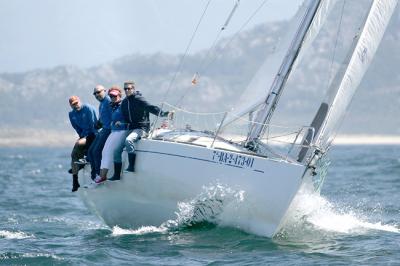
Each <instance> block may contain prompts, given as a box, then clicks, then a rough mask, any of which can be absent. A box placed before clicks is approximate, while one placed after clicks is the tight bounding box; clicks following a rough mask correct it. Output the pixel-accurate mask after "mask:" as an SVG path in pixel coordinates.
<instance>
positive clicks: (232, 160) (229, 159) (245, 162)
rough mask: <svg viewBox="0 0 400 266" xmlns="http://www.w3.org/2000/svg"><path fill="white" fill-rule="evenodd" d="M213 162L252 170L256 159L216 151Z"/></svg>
mask: <svg viewBox="0 0 400 266" xmlns="http://www.w3.org/2000/svg"><path fill="white" fill-rule="evenodd" d="M212 159H213V161H215V162H218V163H223V164H228V165H232V166H238V167H246V168H252V167H253V163H254V158H251V157H247V156H244V155H240V154H235V153H229V152H224V151H214V153H213V157H212Z"/></svg>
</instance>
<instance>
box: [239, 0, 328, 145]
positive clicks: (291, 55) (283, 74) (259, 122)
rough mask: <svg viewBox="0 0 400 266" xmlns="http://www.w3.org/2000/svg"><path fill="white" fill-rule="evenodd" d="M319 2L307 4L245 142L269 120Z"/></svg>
mask: <svg viewBox="0 0 400 266" xmlns="http://www.w3.org/2000/svg"><path fill="white" fill-rule="evenodd" d="M321 2H322V0H314V1H311V3H310V4H309V6H308V8H307V12H306V13H305V15H304V17H303V19H302V21H301V23H300V26H299V28H298V30H297V32H296V35H295V38H294V39H293V41H292V43H291V45H290V48H289V50H288V52H287V53H286V56H285V58H284V60H283V62H282V64H281V66H280V68H279V71H278V73H277V75H276V76H275V79H274V82H273V83H272V86H271V88H270V92H269V94H268V96H267V97H266V99H265V101H264V103H263V104H262V107H261V109H260V111H258V113H257V116H256V119H255V120H254V123H253V124H252V126H251V129H250V131H249V134H248V137H247V144H249V143H253V142H254V141H255V140H257V139H259V138H260V137H261V136H262V135H263V133H264V131H265V129H266V124H267V123H269V121H270V120H271V117H272V114H273V112H274V110H275V108H276V105H277V103H278V100H279V98H280V96H281V94H282V92H283V88H284V86H285V84H286V81H287V78H288V76H289V74H290V72H291V70H292V67H293V64H294V63H295V61H296V59H297V56H298V54H299V51H300V49H301V47H302V44H303V42H304V40H305V37H306V35H307V33H308V30H309V28H310V26H311V24H312V21H313V19H314V17H315V15H316V13H317V10H318V8H319V7H320V4H321Z"/></svg>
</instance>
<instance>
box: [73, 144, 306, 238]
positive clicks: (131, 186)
mask: <svg viewBox="0 0 400 266" xmlns="http://www.w3.org/2000/svg"><path fill="white" fill-rule="evenodd" d="M125 157H126V156H125ZM87 172H88V171H87ZM304 172H305V166H303V165H299V164H293V163H288V162H285V161H277V160H271V159H267V158H263V157H258V156H252V155H247V154H243V153H238V152H232V151H225V150H221V149H210V148H206V147H201V146H195V145H189V144H182V143H176V142H167V141H159V140H150V139H143V140H141V141H139V143H138V146H137V159H136V172H135V173H124V174H123V176H122V178H121V180H120V181H114V182H112V181H107V182H105V183H104V184H100V185H97V186H95V187H94V188H81V189H80V190H79V194H80V195H81V196H82V198H83V199H84V201H85V203H86V204H87V205H88V206H89V207H90V209H92V210H93V211H94V212H95V213H96V214H97V215H98V216H99V217H101V218H102V219H103V220H104V222H105V223H106V224H107V225H109V226H114V225H118V226H120V227H124V228H139V227H141V226H160V225H161V224H163V223H165V222H166V221H168V220H176V219H177V213H178V212H179V209H178V206H179V204H180V203H184V202H190V201H192V200H196V198H198V197H199V196H201V195H202V194H204V193H205V192H206V191H207V188H209V187H212V186H222V187H225V188H227V189H229V190H230V191H235V192H237V195H240V199H238V200H239V201H241V202H242V203H243V206H242V207H240V206H238V205H235V207H232V206H229V200H227V201H225V202H220V204H221V205H223V206H219V207H220V209H219V211H218V213H213V214H215V215H216V216H219V217H224V216H225V217H228V216H229V217H230V218H229V219H223V223H224V224H225V225H228V226H234V227H238V228H241V229H243V230H245V231H254V230H257V232H260V228H257V229H255V228H253V227H260V225H262V227H263V228H261V231H262V233H263V235H266V236H272V235H273V234H274V233H275V232H276V230H277V229H278V228H279V225H280V223H281V222H282V219H283V217H284V215H285V213H286V211H287V209H288V207H289V205H290V203H291V201H292V199H293V197H294V196H295V194H296V193H297V191H298V189H299V187H300V185H301V183H302V177H303V174H304ZM86 178H88V177H86ZM239 205H240V204H239ZM232 208H233V209H232ZM217 219H218V217H217Z"/></svg>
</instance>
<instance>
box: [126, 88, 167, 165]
mask: <svg viewBox="0 0 400 266" xmlns="http://www.w3.org/2000/svg"><path fill="white" fill-rule="evenodd" d="M124 90H125V92H126V98H125V99H124V100H123V101H122V103H121V111H122V115H123V116H124V120H125V121H126V122H127V123H128V129H129V130H130V134H129V135H128V137H127V138H126V141H125V147H126V151H127V153H128V161H129V166H128V168H127V169H126V171H128V172H134V171H135V160H136V153H135V146H134V145H135V143H136V142H137V141H138V140H139V139H140V138H141V137H145V136H146V135H147V133H148V132H149V130H150V115H149V113H152V114H154V115H157V116H167V115H168V114H169V112H168V111H167V112H164V111H162V110H161V109H160V108H159V107H157V106H155V105H151V104H150V103H148V102H147V101H146V99H145V98H144V97H143V96H141V94H139V93H135V83H134V82H133V81H127V82H125V83H124Z"/></svg>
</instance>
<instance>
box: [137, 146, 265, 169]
mask: <svg viewBox="0 0 400 266" xmlns="http://www.w3.org/2000/svg"><path fill="white" fill-rule="evenodd" d="M136 152H144V153H154V154H162V155H169V156H174V157H180V158H185V159H192V160H198V161H203V162H208V163H215V164H223V165H226V166H231V167H236V168H240V169H245V168H244V167H242V166H238V165H231V164H224V163H220V162H215V161H212V160H207V159H201V158H196V157H191V156H184V155H179V154H172V153H166V152H159V151H145V150H136ZM253 171H255V172H258V173H264V171H262V170H255V169H253Z"/></svg>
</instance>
